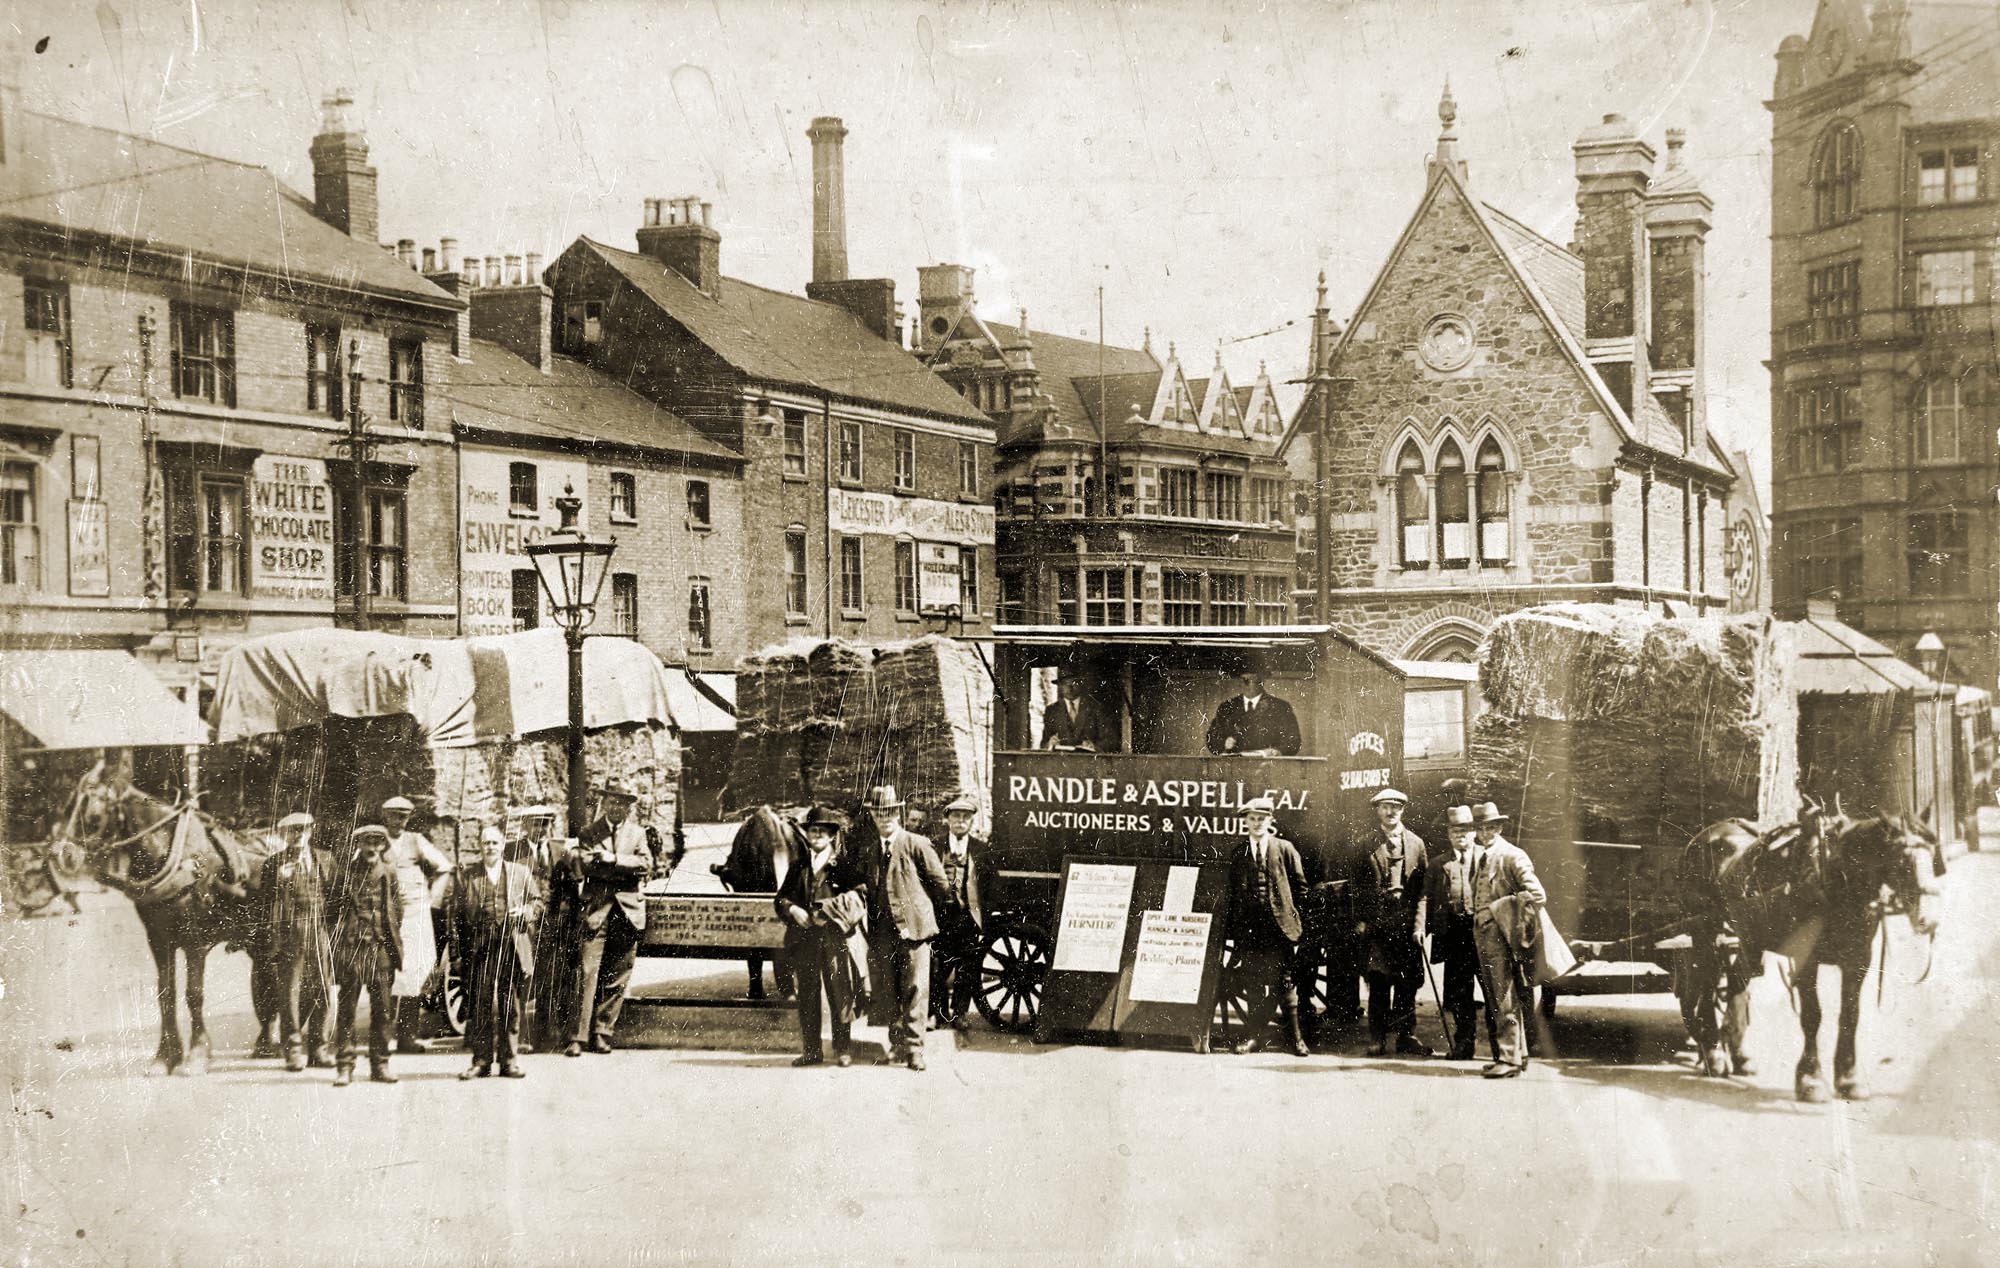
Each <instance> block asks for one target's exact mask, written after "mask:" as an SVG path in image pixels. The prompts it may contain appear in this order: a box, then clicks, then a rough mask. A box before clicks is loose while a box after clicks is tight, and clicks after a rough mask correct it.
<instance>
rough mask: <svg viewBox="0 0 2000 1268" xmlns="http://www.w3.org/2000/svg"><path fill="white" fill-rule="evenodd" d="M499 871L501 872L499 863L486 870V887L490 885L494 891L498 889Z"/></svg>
mask: <svg viewBox="0 0 2000 1268" xmlns="http://www.w3.org/2000/svg"><path fill="white" fill-rule="evenodd" d="M501 870H502V864H499V863H496V864H494V865H493V866H492V867H489V868H487V869H486V883H487V884H488V885H491V886H492V887H493V888H495V889H498V888H500V873H501Z"/></svg>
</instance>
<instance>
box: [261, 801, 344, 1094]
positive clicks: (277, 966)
mask: <svg viewBox="0 0 2000 1268" xmlns="http://www.w3.org/2000/svg"><path fill="white" fill-rule="evenodd" d="M312 830H313V817H312V816H311V815H309V814H306V813H304V812H303V811H301V812H299V813H296V814H288V815H286V816H285V817H284V818H283V819H280V820H279V821H278V836H279V839H280V840H281V841H282V842H283V844H282V845H281V846H280V847H279V849H278V850H277V852H276V853H274V854H272V855H271V857H269V858H267V859H265V860H264V866H263V871H262V873H261V877H260V881H259V885H258V889H259V892H261V893H262V894H263V895H264V902H265V908H264V955H263V959H264V962H265V963H266V964H268V965H269V966H270V971H271V973H272V980H273V981H274V982H275V983H276V985H277V988H278V1019H279V1027H280V1029H281V1030H282V1031H283V1032H284V1039H283V1043H284V1046H285V1068H286V1069H287V1070H303V1069H305V1068H306V1062H307V1057H308V1055H310V1057H311V1061H312V1064H313V1065H316V1066H330V1065H332V1064H333V1050H332V1049H331V1048H329V1047H328V1046H327V1042H326V1013H327V1004H328V1003H329V1002H330V1001H331V999H332V996H333V944H332V942H331V940H330V939H329V937H328V930H327V918H328V914H329V913H328V911H327V907H328V903H329V900H330V898H331V896H332V894H333V892H334V890H335V888H336V886H337V885H338V883H339V878H338V877H336V876H335V875H334V862H333V855H332V854H330V853H329V852H327V851H325V850H322V849H320V848H319V847H318V846H316V845H314V844H312Z"/></svg>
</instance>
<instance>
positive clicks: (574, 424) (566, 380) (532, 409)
mask: <svg viewBox="0 0 2000 1268" xmlns="http://www.w3.org/2000/svg"><path fill="white" fill-rule="evenodd" d="M471 351H472V355H471V357H470V358H469V366H468V369H467V372H466V373H465V374H464V376H463V379H462V380H454V381H453V382H452V383H451V384H450V385H449V386H447V387H446V388H445V392H446V394H447V395H448V396H449V397H450V400H451V418H452V422H453V423H455V424H457V425H459V426H462V427H470V428H477V429H480V430H483V431H492V432H503V433H507V434H510V435H516V436H535V437H540V438H543V439H548V440H559V441H563V442H565V443H566V444H567V445H569V446H573V447H580V448H581V447H588V446H590V445H593V444H600V443H601V444H609V445H618V446H621V447H624V448H628V449H650V450H655V451H658V452H660V453H662V454H679V455H685V456H692V457H700V458H706V459H710V460H714V461H723V462H740V461H742V455H740V454H738V453H736V452H735V451H734V450H732V449H730V448H728V447H727V446H725V445H723V444H721V443H719V442H718V441H716V440H713V439H711V438H710V437H708V436H706V435H704V434H702V433H701V432H700V431H698V430H696V428H695V427H694V426H693V425H692V424H690V423H689V422H688V421H687V420H686V419H684V418H682V417H681V416H680V415H678V414H675V413H673V412H672V411H671V410H665V409H661V408H660V407H659V406H658V405H655V404H654V403H653V402H652V401H650V400H648V399H646V398H645V397H643V396H641V395H639V394H638V393H637V392H635V391H633V390H632V389H631V388H628V387H626V386H625V385H624V384H623V383H621V382H619V381H618V380H617V379H614V378H612V377H611V376H610V375H608V374H605V373H603V372H602V371H599V370H595V369H592V368H591V367H590V366H588V365H585V364H584V363H583V362H581V361H578V360H576V359H574V358H572V357H565V356H561V355H558V356H556V357H554V358H553V360H552V363H551V365H550V368H549V372H548V373H547V374H543V373H542V372H541V371H540V370H537V369H536V368H535V367H534V366H533V365H532V364H530V363H529V362H527V361H525V360H523V359H522V358H521V357H518V356H516V355H515V354H514V353H513V352H511V351H509V350H508V349H506V348H504V347H502V346H500V345H499V344H497V343H492V342H490V341H488V340H485V339H474V340H473V341H472V349H471Z"/></svg>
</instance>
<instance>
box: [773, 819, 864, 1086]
mask: <svg viewBox="0 0 2000 1268" xmlns="http://www.w3.org/2000/svg"><path fill="white" fill-rule="evenodd" d="M843 826H845V825H844V824H843V822H842V820H841V817H840V816H839V815H838V814H836V813H835V812H833V811H832V810H829V809H827V808H826V807H825V806H814V807H813V808H812V810H811V811H809V812H808V813H807V814H806V819H805V823H804V825H803V827H804V829H805V836H806V853H805V857H803V858H800V859H794V860H793V861H792V865H791V867H790V868H789V869H788V870H787V871H786V872H785V879H784V880H782V881H780V882H779V883H778V893H777V897H776V898H775V899H773V900H772V901H773V905H774V906H776V907H777V909H778V918H779V919H781V920H783V921H784V922H785V959H786V960H787V961H788V962H790V964H791V966H792V980H793V982H794V983H795V984H796V986H797V989H798V1013H799V1041H800V1047H801V1051H800V1053H799V1058H798V1060H796V1061H794V1062H792V1064H793V1065H796V1066H814V1065H820V1064H822V1063H823V1062H824V1061H825V1060H826V1056H825V1050H824V1049H823V1048H822V1047H821V1046H820V1034H819V1015H820V1000H821V998H822V997H824V998H825V1000H826V1002H827V1004H828V1006H829V1007H831V1008H832V1010H833V1058H834V1062H835V1063H836V1064H838V1065H842V1066H846V1065H851V1064H853V1061H854V1058H853V1057H852V1056H851V1055H850V1054H849V1053H848V1047H849V1046H850V1044H851V1043H852V1042H853V1033H854V962H853V955H852V953H851V952H850V949H849V938H850V937H851V936H853V934H854V933H855V931H856V930H857V929H858V928H859V927H860V925H861V922H862V919H863V917H864V915H865V913H866V911H867V898H866V896H865V894H864V893H863V892H862V891H863V890H864V889H865V885H866V881H865V878H864V877H863V876H862V874H861V871H860V869H859V868H858V867H857V866H856V865H855V861H854V860H853V859H852V858H850V857H849V856H848V855H847V853H846V851H844V850H843V849H842V847H841V844H840V831H841V828H842V827H843Z"/></svg>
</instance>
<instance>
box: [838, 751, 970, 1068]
mask: <svg viewBox="0 0 2000 1268" xmlns="http://www.w3.org/2000/svg"><path fill="white" fill-rule="evenodd" d="M862 805H863V807H864V808H866V810H867V811H868V816H869V818H871V819H872V820H874V822H875V835H876V837H877V839H878V842H879V844H877V845H876V846H875V847H874V848H873V849H871V850H868V851H866V852H865V856H864V857H863V858H862V859H861V860H860V863H861V867H862V874H863V875H864V876H865V877H866V878H867V885H868V956H869V961H870V963H869V968H868V980H869V983H870V987H871V991H870V999H871V1000H872V1001H873V1011H875V1012H877V1013H878V1014H879V1013H883V1012H887V1011H888V1010H891V1009H893V1010H894V1014H893V1016H891V1017H890V1018H889V1054H888V1055H887V1056H886V1057H884V1058H883V1064H885V1065H894V1064H899V1063H901V1062H904V1061H907V1062H909V1065H910V1068H911V1069H912V1070H921V1069H923V1068H924V1031H925V1029H926V1028H927V1027H928V1025H929V1024H930V987H931V939H932V938H935V937H937V931H938V925H937V909H936V908H935V907H934V906H933V905H932V904H931V895H932V894H934V893H943V892H944V891H945V889H946V888H948V886H949V884H950V882H949V881H947V880H946V879H945V874H944V867H943V865H942V864H940V863H939V862H938V856H937V851H936V850H934V849H932V848H931V843H930V841H929V840H927V839H926V838H924V837H920V836H918V835H917V834H916V833H914V832H911V831H909V830H907V829H905V828H904V827H903V826H902V810H903V799H902V798H901V797H898V796H897V795H896V789H895V786H894V785H893V784H877V785H876V786H875V787H873V788H870V789H869V790H868V796H867V797H866V798H864V799H863V801H862Z"/></svg>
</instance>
